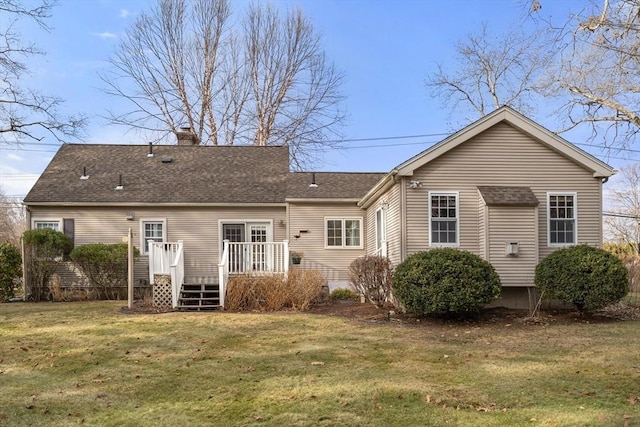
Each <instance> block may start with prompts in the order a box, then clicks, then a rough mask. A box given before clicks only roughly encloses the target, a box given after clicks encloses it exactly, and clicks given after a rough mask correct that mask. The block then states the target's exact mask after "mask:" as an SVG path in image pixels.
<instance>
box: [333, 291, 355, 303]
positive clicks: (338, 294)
mask: <svg viewBox="0 0 640 427" xmlns="http://www.w3.org/2000/svg"><path fill="white" fill-rule="evenodd" d="M329 299H330V300H332V301H346V300H350V299H354V300H355V299H358V294H356V293H355V292H353V291H352V290H351V289H346V288H338V289H334V290H333V291H331V293H330V294H329Z"/></svg>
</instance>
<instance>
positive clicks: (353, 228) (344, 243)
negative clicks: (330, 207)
mask: <svg viewBox="0 0 640 427" xmlns="http://www.w3.org/2000/svg"><path fill="white" fill-rule="evenodd" d="M325 227H326V241H325V243H326V247H328V248H362V218H327V219H326V220H325Z"/></svg>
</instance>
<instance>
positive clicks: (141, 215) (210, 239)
mask: <svg viewBox="0 0 640 427" xmlns="http://www.w3.org/2000/svg"><path fill="white" fill-rule="evenodd" d="M30 209H31V220H32V221H33V220H38V219H47V218H73V219H74V222H75V245H76V246H78V245H83V244H87V243H97V242H102V243H121V242H122V238H123V237H124V236H126V235H127V232H128V230H129V227H131V229H132V230H133V239H134V245H135V246H136V247H138V249H140V221H141V220H142V219H146V218H153V219H165V220H166V226H167V240H168V241H170V242H175V241H178V240H183V241H184V256H185V265H184V267H185V278H187V280H189V278H197V277H217V274H218V263H219V261H220V250H221V245H222V243H221V240H220V239H221V237H220V225H219V220H221V219H223V220H232V221H236V222H241V221H243V220H249V221H250V220H264V221H272V223H273V241H276V242H278V241H282V240H284V239H285V238H286V227H285V223H284V220H285V207H284V206H283V207H266V208H259V207H256V208H250V207H238V208H216V207H210V208H209V207H202V208H198V207H186V208H185V207H162V208H154V207H127V208H119V207H56V208H49V207H38V206H32V207H31V208H30ZM127 212H133V213H134V215H135V219H134V220H133V221H130V220H127V219H126V216H127ZM148 269H149V262H148V257H147V256H146V255H142V256H140V259H139V261H138V262H136V265H135V274H134V280H135V281H136V283H137V282H138V281H139V280H145V279H146V280H149V272H148V271H149V270H148Z"/></svg>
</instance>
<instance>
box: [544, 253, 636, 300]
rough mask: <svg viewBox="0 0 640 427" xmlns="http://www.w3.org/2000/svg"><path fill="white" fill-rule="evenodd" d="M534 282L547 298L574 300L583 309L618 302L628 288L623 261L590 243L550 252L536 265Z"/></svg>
mask: <svg viewBox="0 0 640 427" xmlns="http://www.w3.org/2000/svg"><path fill="white" fill-rule="evenodd" d="M535 283H536V286H537V287H538V289H539V290H540V291H542V292H544V297H545V298H550V299H558V300H560V301H564V302H567V303H571V304H574V305H575V306H576V308H577V309H578V310H579V311H580V312H589V311H593V310H598V309H600V308H603V307H605V306H607V305H610V304H613V303H616V302H618V301H620V300H621V299H622V298H624V296H625V295H626V294H627V292H628V289H629V287H628V280H627V269H626V268H625V266H624V264H623V263H622V261H621V260H620V259H618V258H617V257H616V256H615V255H613V254H611V253H609V252H607V251H605V250H604V249H600V248H594V247H592V246H588V245H579V246H571V247H568V248H563V249H559V250H557V251H555V252H552V253H551V254H549V255H548V256H547V257H546V258H544V259H543V260H542V261H540V263H539V264H538V266H537V267H536V276H535Z"/></svg>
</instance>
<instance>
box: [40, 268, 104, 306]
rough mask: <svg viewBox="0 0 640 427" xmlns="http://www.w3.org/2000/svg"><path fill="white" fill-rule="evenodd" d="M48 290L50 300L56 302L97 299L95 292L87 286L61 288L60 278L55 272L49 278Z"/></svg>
mask: <svg viewBox="0 0 640 427" xmlns="http://www.w3.org/2000/svg"><path fill="white" fill-rule="evenodd" d="M49 290H50V292H51V298H52V300H53V301H56V302H64V301H92V300H96V299H97V294H96V292H95V291H92V290H91V289H88V288H84V287H77V288H63V287H62V279H61V278H60V276H59V275H57V274H54V275H53V276H51V279H49Z"/></svg>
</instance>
